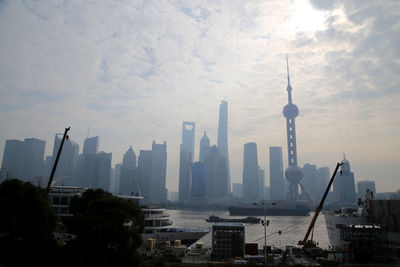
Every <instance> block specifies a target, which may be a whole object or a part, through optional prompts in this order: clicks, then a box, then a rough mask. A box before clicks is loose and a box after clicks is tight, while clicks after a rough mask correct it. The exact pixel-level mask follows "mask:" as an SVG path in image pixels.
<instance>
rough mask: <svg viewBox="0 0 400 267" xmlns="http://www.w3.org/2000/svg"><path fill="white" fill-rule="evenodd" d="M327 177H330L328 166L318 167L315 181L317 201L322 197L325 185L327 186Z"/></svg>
mask: <svg viewBox="0 0 400 267" xmlns="http://www.w3.org/2000/svg"><path fill="white" fill-rule="evenodd" d="M329 178H330V171H329V167H321V168H318V171H317V183H316V187H317V201H319V200H320V199H321V198H322V196H323V195H324V192H325V190H326V187H327V186H328V183H329Z"/></svg>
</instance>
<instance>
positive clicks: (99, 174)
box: [93, 151, 112, 191]
mask: <svg viewBox="0 0 400 267" xmlns="http://www.w3.org/2000/svg"><path fill="white" fill-rule="evenodd" d="M96 156H97V158H96V176H95V177H93V178H94V179H93V180H94V181H95V182H94V186H93V187H94V188H101V189H103V190H105V191H110V182H111V179H110V178H111V160H112V153H106V152H104V151H101V152H100V153H98V154H97V155H96Z"/></svg>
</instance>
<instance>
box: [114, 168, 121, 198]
mask: <svg viewBox="0 0 400 267" xmlns="http://www.w3.org/2000/svg"><path fill="white" fill-rule="evenodd" d="M121 169H122V163H118V164H115V166H114V180H115V184H114V189H115V190H114V193H117V194H118V193H119V186H120V182H121Z"/></svg>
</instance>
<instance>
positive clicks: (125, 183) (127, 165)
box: [119, 146, 140, 195]
mask: <svg viewBox="0 0 400 267" xmlns="http://www.w3.org/2000/svg"><path fill="white" fill-rule="evenodd" d="M120 171H121V172H120V176H119V193H120V194H123V195H131V194H137V193H140V186H139V171H138V170H137V168H136V154H135V151H133V149H132V146H130V147H129V149H128V150H127V151H126V152H125V154H124V157H123V160H122V166H121V170H120Z"/></svg>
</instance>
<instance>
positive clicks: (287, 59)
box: [286, 54, 290, 86]
mask: <svg viewBox="0 0 400 267" xmlns="http://www.w3.org/2000/svg"><path fill="white" fill-rule="evenodd" d="M286 68H287V81H288V86H290V75H289V56H288V54H286Z"/></svg>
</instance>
